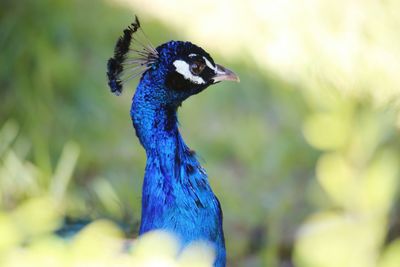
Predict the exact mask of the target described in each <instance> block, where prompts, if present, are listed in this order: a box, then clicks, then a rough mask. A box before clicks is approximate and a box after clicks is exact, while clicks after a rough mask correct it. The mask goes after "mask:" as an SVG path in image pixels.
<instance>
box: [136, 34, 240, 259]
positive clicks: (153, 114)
mask: <svg viewBox="0 0 400 267" xmlns="http://www.w3.org/2000/svg"><path fill="white" fill-rule="evenodd" d="M156 52H157V60H154V61H152V62H151V63H150V64H148V66H147V69H146V70H145V72H144V73H143V75H142V77H141V79H140V83H139V85H138V87H137V89H136V92H135V94H134V96H133V99H132V107H131V112H130V113H131V118H132V122H133V125H134V127H135V130H136V135H137V136H138V138H139V140H140V142H141V144H142V145H143V147H144V149H145V150H146V155H147V163H146V171H145V177H144V182H143V192H142V219H141V225H140V231H139V233H140V234H143V233H145V232H147V231H150V230H154V229H163V230H167V231H171V232H173V233H174V234H176V235H177V236H178V237H179V238H180V239H181V241H182V246H185V245H186V244H188V243H190V242H192V241H198V240H203V241H207V242H209V243H210V244H211V245H212V246H213V247H214V248H215V251H216V254H217V258H216V261H215V264H214V266H216V267H223V266H225V262H226V256H225V254H226V253H225V242H224V234H223V229H222V211H221V207H220V203H219V201H218V199H217V197H216V196H215V195H214V193H213V191H212V190H211V187H210V185H209V182H208V178H207V174H206V172H205V171H204V169H203V168H202V167H201V166H200V164H199V162H198V160H197V159H196V157H195V155H194V153H193V152H192V151H191V150H190V149H189V148H188V147H187V145H186V144H185V142H184V141H183V139H182V136H181V135H180V133H179V129H178V122H177V109H178V107H179V106H180V105H181V103H182V101H184V100H185V99H186V98H188V97H189V96H191V95H194V94H197V93H199V92H201V91H203V90H204V89H205V88H207V87H208V86H209V85H211V84H214V83H216V82H219V81H222V80H238V78H237V76H236V75H235V74H234V73H233V72H231V71H229V70H228V69H225V68H223V67H222V66H219V65H217V64H215V63H214V61H213V59H212V58H211V57H210V55H209V54H208V53H206V52H205V51H204V50H203V49H202V48H200V47H198V46H196V45H194V44H192V43H190V42H180V41H178V42H177V41H170V42H168V43H165V44H163V45H161V46H159V47H158V48H157V49H156Z"/></svg>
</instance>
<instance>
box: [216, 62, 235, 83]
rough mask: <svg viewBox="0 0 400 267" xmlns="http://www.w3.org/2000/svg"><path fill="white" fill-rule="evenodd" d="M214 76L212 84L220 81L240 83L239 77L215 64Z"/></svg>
mask: <svg viewBox="0 0 400 267" xmlns="http://www.w3.org/2000/svg"><path fill="white" fill-rule="evenodd" d="M215 66H216V68H215V76H214V77H213V78H212V80H213V81H214V83H217V82H220V81H235V82H240V79H239V76H237V75H236V74H235V73H234V72H233V71H231V70H230V69H227V68H225V67H224V66H221V65H218V64H215Z"/></svg>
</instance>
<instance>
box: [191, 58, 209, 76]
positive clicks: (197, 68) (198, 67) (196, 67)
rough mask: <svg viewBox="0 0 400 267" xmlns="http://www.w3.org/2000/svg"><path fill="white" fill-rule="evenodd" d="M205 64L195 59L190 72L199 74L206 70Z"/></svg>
mask: <svg viewBox="0 0 400 267" xmlns="http://www.w3.org/2000/svg"><path fill="white" fill-rule="evenodd" d="M205 66H206V65H205V64H204V63H202V62H198V61H195V62H193V63H192V64H191V65H190V72H191V73H193V74H194V75H199V74H200V73H201V72H202V71H203V70H204V68H205Z"/></svg>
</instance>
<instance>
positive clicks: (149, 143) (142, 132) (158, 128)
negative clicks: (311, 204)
mask: <svg viewBox="0 0 400 267" xmlns="http://www.w3.org/2000/svg"><path fill="white" fill-rule="evenodd" d="M131 117H132V122H133V125H134V127H135V130H136V135H137V136H138V138H139V140H140V142H141V144H142V146H143V147H144V149H145V150H146V154H147V157H148V158H149V157H151V156H154V154H157V155H159V156H160V154H165V153H166V152H167V153H170V152H171V151H170V150H168V149H172V148H176V147H178V146H179V145H180V144H181V142H180V141H181V135H180V133H179V130H178V122H177V106H173V105H165V104H161V103H159V102H158V101H156V100H155V99H150V100H149V99H146V98H145V97H144V96H143V95H142V94H140V93H139V94H135V96H134V98H133V102H132V107H131Z"/></svg>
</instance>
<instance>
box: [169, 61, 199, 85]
mask: <svg viewBox="0 0 400 267" xmlns="http://www.w3.org/2000/svg"><path fill="white" fill-rule="evenodd" d="M173 64H174V66H175V68H176V72H178V73H180V74H182V76H183V77H184V78H185V79H186V80H189V81H191V82H193V83H196V84H204V83H206V82H205V81H204V80H203V79H202V78H201V77H199V76H194V75H193V74H192V73H191V72H190V69H189V64H188V63H186V62H185V61H183V60H175V61H174V63H173Z"/></svg>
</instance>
